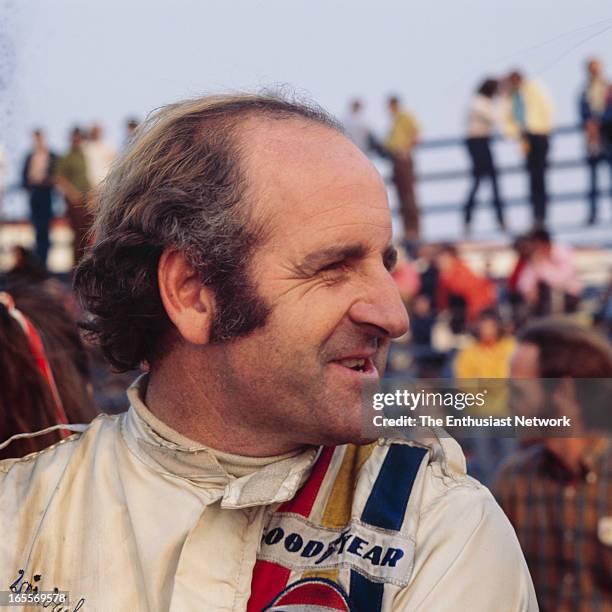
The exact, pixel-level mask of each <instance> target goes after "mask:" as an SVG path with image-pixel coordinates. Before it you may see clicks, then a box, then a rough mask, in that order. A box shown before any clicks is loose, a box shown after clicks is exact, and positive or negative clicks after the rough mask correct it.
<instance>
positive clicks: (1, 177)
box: [0, 144, 8, 205]
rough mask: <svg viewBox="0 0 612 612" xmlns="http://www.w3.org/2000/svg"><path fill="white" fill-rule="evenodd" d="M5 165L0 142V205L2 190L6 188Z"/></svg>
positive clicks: (2, 197)
mask: <svg viewBox="0 0 612 612" xmlns="http://www.w3.org/2000/svg"><path fill="white" fill-rule="evenodd" d="M7 165H8V163H7V159H6V152H5V151H4V147H3V146H2V145H1V144H0V205H2V201H3V200H4V190H5V189H6V175H7Z"/></svg>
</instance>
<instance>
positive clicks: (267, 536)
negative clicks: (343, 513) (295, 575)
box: [257, 514, 414, 586]
mask: <svg viewBox="0 0 612 612" xmlns="http://www.w3.org/2000/svg"><path fill="white" fill-rule="evenodd" d="M257 557H258V558H259V559H263V560H265V561H271V562H273V563H277V564H279V565H282V566H284V567H286V568H289V569H291V570H292V571H307V570H315V569H320V570H323V569H337V568H351V569H354V570H356V571H358V572H359V573H361V574H363V575H364V576H367V577H368V578H370V579H372V580H374V581H375V582H389V583H392V584H396V585H398V586H405V585H406V584H407V583H408V580H409V578H410V574H411V571H412V563H413V559H414V542H413V541H412V540H411V539H410V538H408V537H406V536H404V535H402V534H400V533H398V532H395V531H389V530H385V529H380V528H376V527H372V526H371V525H368V524H366V523H363V522H361V521H359V520H357V519H353V520H352V521H351V522H350V523H349V524H348V525H347V526H346V527H344V528H342V529H328V528H325V527H321V526H320V525H315V524H313V523H311V522H310V521H308V520H307V519H304V518H302V517H300V516H297V515H293V514H275V515H273V516H272V519H271V521H270V523H269V524H268V526H267V528H266V530H265V531H264V534H263V537H262V541H261V547H260V550H259V553H258V555H257Z"/></svg>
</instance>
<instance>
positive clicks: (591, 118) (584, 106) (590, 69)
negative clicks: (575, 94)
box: [579, 58, 612, 225]
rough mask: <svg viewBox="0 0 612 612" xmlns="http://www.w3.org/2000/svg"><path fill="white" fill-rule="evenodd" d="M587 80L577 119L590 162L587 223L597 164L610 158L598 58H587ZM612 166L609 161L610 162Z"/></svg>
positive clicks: (593, 216)
mask: <svg viewBox="0 0 612 612" xmlns="http://www.w3.org/2000/svg"><path fill="white" fill-rule="evenodd" d="M586 67H587V82H586V85H585V87H584V89H583V90H582V92H581V94H580V104H579V109H580V120H581V123H582V128H583V130H584V136H585V144H586V153H587V163H588V165H589V172H590V179H591V187H590V190H589V204H590V209H589V217H588V220H587V223H588V224H589V225H593V224H594V223H595V222H596V221H597V200H598V191H599V190H598V188H597V182H598V181H597V167H598V166H599V165H600V163H601V162H605V161H611V162H612V158H610V157H609V156H608V155H606V150H605V147H604V143H603V142H602V131H601V120H602V117H603V114H604V111H605V109H606V95H607V90H608V83H607V82H606V80H605V78H604V76H603V70H602V66H601V62H600V61H599V60H598V59H596V58H591V59H589V61H588V62H587V66H586ZM610 169H611V170H612V163H610Z"/></svg>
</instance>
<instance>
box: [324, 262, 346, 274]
mask: <svg viewBox="0 0 612 612" xmlns="http://www.w3.org/2000/svg"><path fill="white" fill-rule="evenodd" d="M346 266H347V263H346V260H344V259H339V260H338V261H333V262H332V263H329V264H327V265H325V266H323V267H322V268H320V269H319V272H332V271H334V270H343V269H345V268H346Z"/></svg>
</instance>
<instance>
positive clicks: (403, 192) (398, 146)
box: [385, 96, 419, 241]
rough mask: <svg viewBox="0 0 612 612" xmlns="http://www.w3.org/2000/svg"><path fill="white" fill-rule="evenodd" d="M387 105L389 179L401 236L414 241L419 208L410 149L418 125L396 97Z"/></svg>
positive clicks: (416, 234)
mask: <svg viewBox="0 0 612 612" xmlns="http://www.w3.org/2000/svg"><path fill="white" fill-rule="evenodd" d="M388 105H389V112H390V113H391V117H392V120H393V123H392V125H391V130H390V132H389V135H388V137H387V140H386V143H385V147H386V150H387V152H388V154H389V157H390V158H391V160H392V162H393V183H394V185H395V189H396V190H397V197H398V200H399V206H400V212H401V214H402V220H403V223H404V237H405V239H406V240H407V241H414V240H417V239H418V237H419V208H418V205H417V202H416V195H415V192H414V164H413V162H412V150H413V149H414V146H415V145H416V144H417V143H418V142H419V127H418V125H417V122H416V120H415V118H414V117H413V116H412V115H411V114H410V113H409V112H407V111H406V110H404V109H402V108H401V105H400V101H399V98H397V97H396V96H392V97H390V98H389V100H388Z"/></svg>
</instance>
